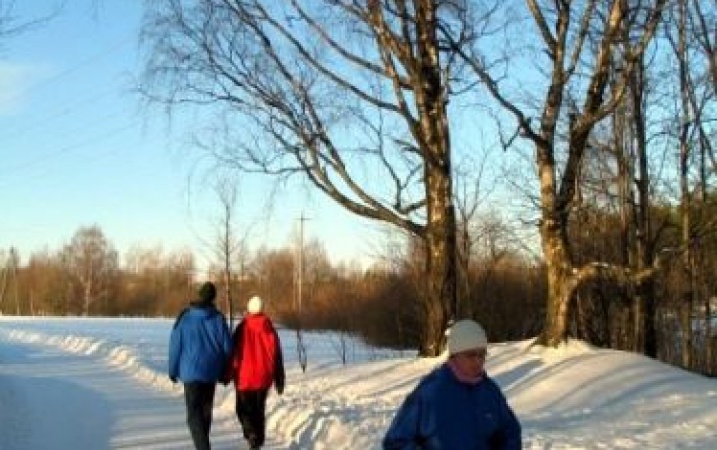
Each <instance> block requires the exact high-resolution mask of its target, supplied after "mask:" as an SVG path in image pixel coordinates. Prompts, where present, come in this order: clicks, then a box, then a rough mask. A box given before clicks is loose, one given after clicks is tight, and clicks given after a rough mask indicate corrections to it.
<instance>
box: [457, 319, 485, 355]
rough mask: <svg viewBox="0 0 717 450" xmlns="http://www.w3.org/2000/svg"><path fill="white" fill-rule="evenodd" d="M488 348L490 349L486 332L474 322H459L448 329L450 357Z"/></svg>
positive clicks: (468, 320)
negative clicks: (467, 351)
mask: <svg viewBox="0 0 717 450" xmlns="http://www.w3.org/2000/svg"><path fill="white" fill-rule="evenodd" d="M486 347H488V338H487V337H486V334H485V330H484V329H483V327H481V326H480V325H478V323H477V322H475V321H473V320H470V319H464V320H459V321H458V322H456V323H454V324H453V326H451V328H449V329H448V354H449V355H455V354H456V353H460V352H464V351H466V350H473V349H476V348H486Z"/></svg>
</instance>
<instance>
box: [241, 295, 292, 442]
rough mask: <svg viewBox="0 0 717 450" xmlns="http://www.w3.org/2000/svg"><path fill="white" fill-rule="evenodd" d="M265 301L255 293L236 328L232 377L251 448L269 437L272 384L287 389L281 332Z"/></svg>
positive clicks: (281, 390) (278, 389) (244, 431)
mask: <svg viewBox="0 0 717 450" xmlns="http://www.w3.org/2000/svg"><path fill="white" fill-rule="evenodd" d="M263 311H264V303H263V301H262V300H261V298H259V297H257V296H254V297H252V298H251V299H250V300H249V302H248V303H247V314H246V315H245V316H244V320H242V321H241V322H240V323H239V325H237V327H236V330H235V331H234V338H233V340H234V353H233V356H232V364H231V367H230V370H231V371H232V373H231V375H230V378H231V379H233V381H234V386H235V387H236V414H237V418H238V419H239V423H240V424H241V427H242V431H243V433H244V438H246V440H247V441H248V442H249V445H250V447H251V448H252V449H259V448H261V446H262V445H264V438H265V436H266V398H267V395H268V394H269V389H270V388H271V386H272V384H273V385H274V386H275V387H276V392H277V393H278V394H279V395H281V394H283V392H284V382H285V374H284V359H283V357H282V353H281V342H280V341H279V335H278V333H277V332H276V329H274V325H273V324H272V323H271V320H270V319H269V317H268V316H267V315H266V314H264V312H263Z"/></svg>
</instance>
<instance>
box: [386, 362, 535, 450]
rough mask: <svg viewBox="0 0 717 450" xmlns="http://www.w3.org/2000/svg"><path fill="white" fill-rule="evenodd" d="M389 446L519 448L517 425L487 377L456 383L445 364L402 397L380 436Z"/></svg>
mask: <svg viewBox="0 0 717 450" xmlns="http://www.w3.org/2000/svg"><path fill="white" fill-rule="evenodd" d="M383 448H384V449H387V450H393V449H401V450H414V449H422V450H519V449H521V448H522V443H521V430H520V423H518V419H516V417H515V414H513V411H512V410H511V409H510V406H509V405H508V403H507V402H506V400H505V397H504V396H503V393H502V392H501V391H500V388H499V387H498V385H496V384H495V382H494V381H493V380H491V379H490V378H489V377H488V376H487V375H486V376H484V378H483V379H482V380H481V381H480V382H479V383H478V384H476V385H471V384H466V383H462V382H460V381H459V380H458V379H457V378H456V377H455V375H454V374H453V372H452V371H451V369H450V367H448V365H447V364H443V365H442V366H440V367H438V368H437V369H435V370H434V371H433V372H431V373H430V374H428V375H427V376H426V377H425V378H424V379H423V380H422V381H421V382H420V383H419V384H418V386H417V387H416V389H415V390H414V391H413V392H412V393H411V394H410V395H409V396H408V397H407V398H406V400H405V402H404V403H403V405H401V408H400V409H399V411H398V413H397V414H396V417H394V419H393V423H392V424H391V427H390V428H389V430H388V432H387V433H386V436H385V437H384V440H383Z"/></svg>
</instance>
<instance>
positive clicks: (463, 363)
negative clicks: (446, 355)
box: [453, 347, 488, 378]
mask: <svg viewBox="0 0 717 450" xmlns="http://www.w3.org/2000/svg"><path fill="white" fill-rule="evenodd" d="M487 356H488V350H487V349H486V348H485V347H481V348H474V349H471V350H466V351H464V352H460V353H456V354H455V355H453V360H454V361H455V363H456V365H457V366H458V370H460V371H461V373H463V374H465V375H466V376H469V377H473V378H475V377H479V376H480V375H481V374H482V373H483V370H484V367H483V366H484V365H485V359H486V357H487Z"/></svg>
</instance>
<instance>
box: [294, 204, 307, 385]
mask: <svg viewBox="0 0 717 450" xmlns="http://www.w3.org/2000/svg"><path fill="white" fill-rule="evenodd" d="M307 220H309V219H308V218H306V217H304V213H303V211H302V212H301V217H300V218H299V263H298V266H299V267H298V272H299V273H298V274H297V278H298V280H297V294H298V298H297V303H298V308H297V327H296V349H297V352H298V355H299V365H300V366H301V370H302V372H306V366H307V355H306V346H305V345H304V340H303V336H302V333H301V328H302V323H301V322H302V303H303V285H304V222H306V221H307Z"/></svg>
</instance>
